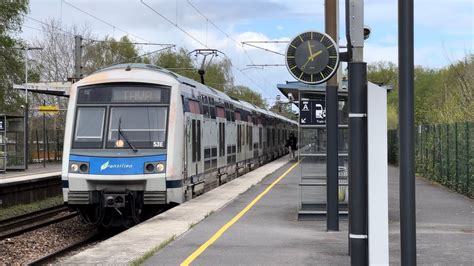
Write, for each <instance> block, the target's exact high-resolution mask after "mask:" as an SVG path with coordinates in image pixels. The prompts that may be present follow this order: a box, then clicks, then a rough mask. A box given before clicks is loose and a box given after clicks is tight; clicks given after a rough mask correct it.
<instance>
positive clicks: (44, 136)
mask: <svg viewBox="0 0 474 266" xmlns="http://www.w3.org/2000/svg"><path fill="white" fill-rule="evenodd" d="M43 105H46V100H43ZM38 159H39V157H38ZM43 167H46V113H43Z"/></svg>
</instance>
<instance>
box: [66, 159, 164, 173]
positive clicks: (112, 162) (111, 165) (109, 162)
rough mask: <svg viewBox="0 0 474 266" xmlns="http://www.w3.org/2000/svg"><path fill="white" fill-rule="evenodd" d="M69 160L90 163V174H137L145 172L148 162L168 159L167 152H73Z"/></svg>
mask: <svg viewBox="0 0 474 266" xmlns="http://www.w3.org/2000/svg"><path fill="white" fill-rule="evenodd" d="M69 160H70V161H76V162H87V163H89V168H90V169H89V174H94V175H137V174H143V173H144V167H145V163H146V162H157V161H166V154H162V155H155V156H142V157H93V156H82V155H74V154H71V155H70V156H69Z"/></svg>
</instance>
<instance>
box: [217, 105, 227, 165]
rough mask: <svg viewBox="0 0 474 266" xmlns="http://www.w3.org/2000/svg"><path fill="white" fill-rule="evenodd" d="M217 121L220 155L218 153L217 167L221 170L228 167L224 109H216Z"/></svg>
mask: <svg viewBox="0 0 474 266" xmlns="http://www.w3.org/2000/svg"><path fill="white" fill-rule="evenodd" d="M216 121H217V127H218V129H219V130H218V136H217V139H218V144H219V145H218V147H217V148H218V153H217V158H218V159H217V167H218V168H221V167H224V166H226V157H225V141H226V139H225V113H224V108H222V107H217V108H216Z"/></svg>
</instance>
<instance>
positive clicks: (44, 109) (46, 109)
mask: <svg viewBox="0 0 474 266" xmlns="http://www.w3.org/2000/svg"><path fill="white" fill-rule="evenodd" d="M38 111H40V113H43V114H57V113H58V112H59V107H58V106H54V105H42V106H40V107H39V108H38Z"/></svg>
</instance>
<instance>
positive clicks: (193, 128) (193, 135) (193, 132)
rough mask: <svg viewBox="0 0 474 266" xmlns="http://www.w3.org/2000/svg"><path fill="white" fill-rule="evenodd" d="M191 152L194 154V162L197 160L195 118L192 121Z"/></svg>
mask: <svg viewBox="0 0 474 266" xmlns="http://www.w3.org/2000/svg"><path fill="white" fill-rule="evenodd" d="M191 134H192V138H191V154H192V155H193V156H192V157H193V162H195V161H196V120H195V119H193V120H192V123H191Z"/></svg>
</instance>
